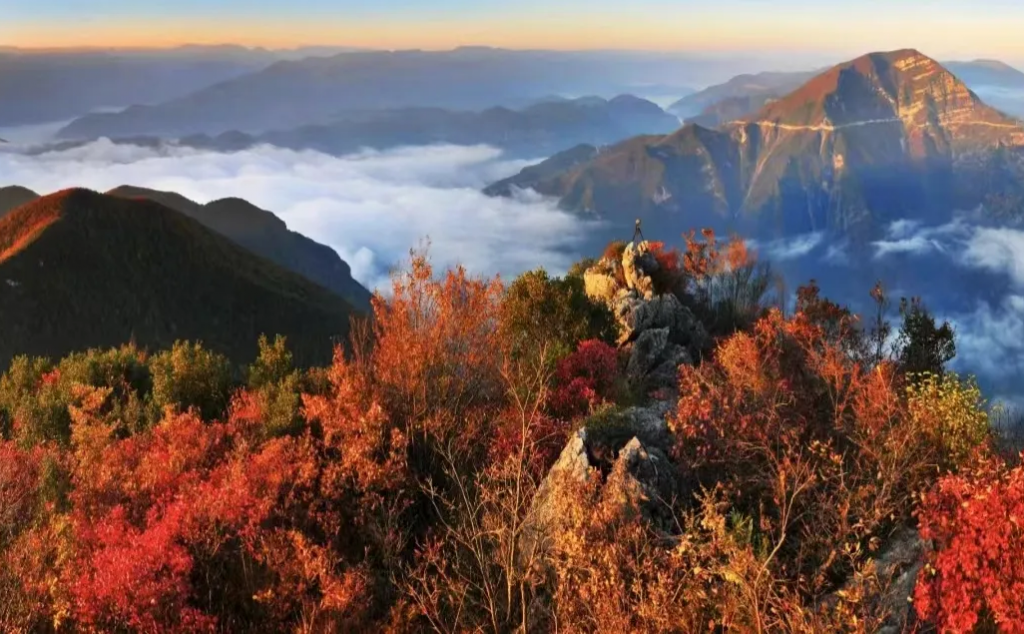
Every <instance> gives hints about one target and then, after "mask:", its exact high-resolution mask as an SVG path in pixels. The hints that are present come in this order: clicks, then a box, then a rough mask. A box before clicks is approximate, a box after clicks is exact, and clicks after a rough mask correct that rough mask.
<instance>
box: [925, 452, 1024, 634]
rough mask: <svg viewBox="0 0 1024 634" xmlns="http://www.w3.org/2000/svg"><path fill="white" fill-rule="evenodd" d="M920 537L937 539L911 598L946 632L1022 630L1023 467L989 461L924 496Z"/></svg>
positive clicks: (1023, 583)
mask: <svg viewBox="0 0 1024 634" xmlns="http://www.w3.org/2000/svg"><path fill="white" fill-rule="evenodd" d="M918 518H919V521H920V530H921V536H922V537H923V538H924V539H927V540H932V541H933V543H934V550H933V551H932V552H931V553H930V555H929V558H928V562H927V565H926V567H925V570H924V571H923V572H922V573H921V577H920V578H919V582H918V585H917V589H916V591H915V593H914V605H915V607H916V609H917V612H918V614H919V615H920V616H922V617H923V618H925V619H927V620H928V621H929V622H931V623H933V624H935V625H936V626H937V627H938V628H939V630H940V631H942V632H953V633H957V634H959V633H966V632H973V631H978V628H982V626H984V628H988V629H987V630H985V629H984V628H982V629H983V630H984V631H989V630H991V629H995V630H997V631H999V632H1021V631H1024V601H1022V600H1021V597H1024V527H1022V524H1021V522H1022V521H1024V468H1022V467H1016V468H1013V469H1008V468H1007V467H1005V466H1004V465H1003V464H1001V463H999V462H997V461H992V460H986V461H982V462H981V463H980V464H979V465H978V466H976V467H975V468H974V469H971V470H966V471H964V472H961V473H959V474H957V475H953V476H947V477H945V478H943V479H942V480H940V481H939V483H938V485H937V486H936V487H935V489H934V491H932V492H930V493H928V495H927V496H925V498H924V501H923V503H922V506H921V509H920V512H919V514H918Z"/></svg>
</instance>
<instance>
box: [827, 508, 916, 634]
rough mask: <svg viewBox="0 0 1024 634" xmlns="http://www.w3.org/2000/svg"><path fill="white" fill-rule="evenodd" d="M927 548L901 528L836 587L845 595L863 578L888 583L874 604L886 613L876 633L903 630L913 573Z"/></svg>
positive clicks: (831, 600)
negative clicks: (861, 569) (861, 572)
mask: <svg viewBox="0 0 1024 634" xmlns="http://www.w3.org/2000/svg"><path fill="white" fill-rule="evenodd" d="M927 548H928V544H927V542H925V541H924V540H923V539H921V535H920V534H919V533H918V532H917V530H916V529H913V528H909V527H906V528H903V529H901V530H900V531H898V532H897V533H896V534H895V535H893V536H892V537H891V538H890V539H889V542H888V543H887V544H886V546H885V548H884V549H883V550H882V552H881V553H880V554H879V555H878V557H876V558H875V559H874V560H873V561H871V562H870V563H869V565H868V566H867V568H866V570H865V571H864V572H865V574H864V575H858V576H855V577H854V578H852V579H850V580H849V581H847V582H846V584H845V585H844V586H843V587H842V589H841V590H840V593H842V594H849V593H851V592H852V591H854V590H856V589H857V586H858V585H860V584H863V583H866V581H865V579H871V580H878V581H879V582H881V583H883V584H888V587H887V591H886V593H885V594H884V595H883V596H882V597H881V599H880V601H882V604H881V605H878V604H876V605H875V607H877V608H879V610H880V612H882V613H883V614H886V615H887V618H886V619H885V622H884V624H883V626H882V628H881V629H879V630H878V631H879V634H899V632H903V631H904V630H905V629H906V626H907V625H908V621H909V620H910V619H911V618H912V614H911V610H910V598H911V597H912V596H913V594H914V586H915V584H916V583H917V576H918V574H920V572H921V568H922V567H923V566H924V553H925V550H926V549H927ZM872 582H873V581H872ZM883 587H884V586H883ZM836 601H837V597H836V596H835V595H833V596H830V597H829V598H828V599H826V600H825V606H829V605H832V604H834V603H835V602H836Z"/></svg>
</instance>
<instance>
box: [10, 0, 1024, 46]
mask: <svg viewBox="0 0 1024 634" xmlns="http://www.w3.org/2000/svg"><path fill="white" fill-rule="evenodd" d="M634 4H635V6H630V7H628V8H624V7H622V6H621V5H620V4H618V3H613V2H610V1H608V0H591V1H590V2H584V1H583V0H572V1H569V2H562V3H559V4H558V5H557V6H556V7H547V6H545V4H544V3H541V2H539V1H535V0H526V1H524V2H522V3H520V4H518V5H517V6H516V7H515V8H514V9H512V8H508V7H505V6H502V5H501V3H495V2H492V1H483V2H476V3H471V2H468V1H467V0H443V1H440V2H435V3H432V4H431V5H430V6H424V4H423V3H414V2H410V1H408V0H390V1H387V2H381V3H378V4H377V5H375V6H373V7H367V6H365V5H361V4H357V3H351V2H344V1H343V2H338V3H328V2H326V0H298V1H297V2H291V3H282V2H280V1H279V0H257V1H256V2H253V3H242V2H241V1H240V0H225V1H224V2H221V3H218V5H217V6H216V7H215V8H210V7H209V6H206V5H204V3H200V2H198V1H197V0H186V1H183V2H177V3H175V4H174V5H173V6H171V5H161V3H159V2H158V3H155V4H153V3H148V4H146V5H144V6H143V5H136V4H133V3H129V2H127V0H111V1H110V2H109V3H108V5H107V6H105V7H104V10H100V11H96V10H85V9H84V8H82V7H79V6H76V5H74V4H73V3H68V2H61V3H57V4H52V3H51V4H48V5H47V6H46V7H45V8H40V7H38V6H30V5H23V6H19V7H16V8H14V9H13V11H11V12H10V14H9V15H7V16H5V20H4V22H3V24H0V48H3V47H6V48H12V47H13V48H19V49H29V50H58V49H60V50H83V49H166V48H177V47H182V46H188V45H196V46H220V45H238V46H245V47H250V48H268V49H294V48H305V47H346V48H358V49H371V50H414V49H418V50H430V51H437V50H451V49H454V48H459V47H467V46H488V47H494V48H502V49H510V50H557V51H577V50H578V51H592V50H609V51H645V52H646V51H650V52H663V53H710V54H721V53H726V54H728V53H737V54H769V55H771V54H781V55H786V54H805V55H817V56H827V57H830V58H835V59H840V58H843V57H847V56H850V55H856V54H862V53H866V52H873V51H888V50H898V49H902V48H916V49H918V50H920V51H922V52H925V53H926V54H928V55H930V56H934V57H937V58H943V59H1013V60H1024V42H1022V41H1021V40H1020V38H1019V37H1018V35H1017V29H1015V28H1014V24H1015V21H1014V20H1013V18H1014V17H1020V18H1024V7H1018V6H1009V5H1006V4H1005V3H1003V2H1001V1H1000V0H982V1H981V2H979V3H977V5H976V6H974V7H970V8H966V7H963V6H960V5H957V4H956V3H954V2H948V1H946V0H941V1H940V2H938V3H937V4H941V5H942V6H943V8H944V9H945V10H944V11H941V12H940V11H935V10H933V9H934V8H935V6H936V3H926V2H924V1H923V0H909V1H908V2H905V3H901V4H900V5H896V6H893V5H891V4H890V5H881V3H878V2H860V3H852V2H839V3H834V6H828V7H823V6H818V5H815V4H813V3H810V2H807V1H806V0H782V1H781V2H778V3H775V4H773V5H771V6H768V5H766V4H764V3H762V2H755V1H753V0H722V1H721V2H717V3H715V4H714V5H713V6H712V5H708V4H707V3H702V2H694V1H690V0H684V1H682V2H674V3H668V2H664V1H663V0H638V2H636V3H634ZM926 9H929V10H926ZM880 12H881V14H880ZM880 18H884V19H880Z"/></svg>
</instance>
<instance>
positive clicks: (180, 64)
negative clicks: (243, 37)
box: [0, 47, 280, 127]
mask: <svg viewBox="0 0 1024 634" xmlns="http://www.w3.org/2000/svg"><path fill="white" fill-rule="evenodd" d="M277 59H280V57H279V56H278V55H277V54H275V53H272V52H269V51H265V50H252V49H245V48H242V47H182V48H177V49H169V50H166V51H112V50H111V51H107V50H87V51H66V50H56V51H34V50H18V49H7V50H6V51H0V95H3V97H2V98H0V127H14V126H20V125H27V124H34V123H46V122H52V121H66V120H69V119H72V118H74V117H78V116H81V115H83V114H85V113H88V112H91V111H94V110H97V109H102V108H111V107H114V108H124V107H126V106H129V105H132V104H155V103H160V102H162V101H166V100H168V99H174V98H177V97H181V96H183V95H187V94H189V93H191V92H194V91H196V90H199V89H202V88H205V87H207V86H210V85H213V84H215V83H218V82H222V81H225V80H229V79H233V78H236V77H240V76H242V75H245V74H247V73H252V72H255V71H258V70H260V69H262V68H265V67H266V66H267V65H269V64H272V63H273V62H274V61H276V60H277Z"/></svg>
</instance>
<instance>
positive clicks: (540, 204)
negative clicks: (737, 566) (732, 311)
mask: <svg viewBox="0 0 1024 634" xmlns="http://www.w3.org/2000/svg"><path fill="white" fill-rule="evenodd" d="M0 147H2V146H0ZM529 163H531V161H510V160H507V159H505V158H504V157H503V156H502V154H501V152H500V150H497V149H494V148H490V147H486V146H477V147H461V146H445V145H441V146H429V147H413V148H400V149H395V150H389V151H364V152H361V153H357V154H352V155H349V156H343V157H334V156H329V155H326V154H321V153H318V152H313V151H292V150H286V149H281V148H276V147H270V146H262V147H257V148H253V149H251V150H248V151H244V152H234V153H214V152H206V151H199V150H195V149H189V148H181V147H174V146H165V147H162V148H156V149H154V148H142V147H138V146H131V145H119V144H113V143H111V142H109V141H106V140H100V141H97V142H94V143H91V144H88V145H84V146H81V147H77V148H74V149H70V150H64V151H54V152H48V153H44V154H39V155H34V156H30V155H27V154H24V153H22V152H20V151H18V146H17V145H9V146H8V147H7V148H6V149H0V186H2V185H8V184H18V185H22V186H25V187H29V188H31V189H33V190H35V191H37V192H39V193H43V194H45V193H49V192H52V191H56V190H59V189H63V188H67V187H79V186H81V187H89V188H91V189H95V190H97V191H106V190H109V189H112V188H114V187H117V186H119V185H125V184H129V185H136V186H140V187H148V188H152V189H159V190H168V191H175V192H178V193H180V194H182V195H184V196H186V197H188V198H191V199H192V200H195V201H196V202H200V203H206V202H210V201H212V200H216V199H219V198H224V197H229V196H236V197H240V198H245V199H246V200H248V201H250V202H252V203H254V204H256V205H258V206H260V207H262V208H264V209H267V210H270V211H272V212H274V213H275V214H277V215H278V216H279V217H281V218H282V219H283V220H284V221H285V222H286V223H288V226H289V227H290V228H291V229H293V230H295V231H298V232H300V233H302V234H304V235H307V236H309V237H311V238H313V239H314V240H317V241H318V242H321V243H324V244H327V245H329V246H331V247H332V248H334V249H335V250H336V251H337V252H338V253H339V255H341V257H342V258H344V259H345V260H346V261H347V262H348V263H349V264H350V265H351V266H352V270H353V275H354V276H355V277H356V279H358V280H359V281H360V282H362V283H364V284H365V285H366V286H368V287H370V288H378V289H381V290H384V291H385V292H386V290H387V287H388V284H387V280H388V275H389V272H390V271H391V270H392V269H393V268H394V267H395V266H396V265H401V264H402V263H403V262H404V261H405V260H406V259H407V258H408V254H409V250H410V249H411V248H414V247H418V246H420V245H423V244H424V241H425V240H427V239H429V241H430V254H431V257H432V260H433V261H434V262H435V264H437V265H438V266H441V267H446V266H451V265H455V264H461V265H464V266H465V267H466V268H467V269H469V270H470V271H471V272H472V273H475V274H481V275H493V274H501V275H502V276H503V277H506V278H509V277H512V276H515V275H517V274H519V273H521V272H523V271H525V270H529V269H533V268H536V267H540V266H542V267H544V268H546V269H547V270H549V271H551V272H552V273H555V274H558V273H562V272H564V271H565V270H566V269H567V268H568V267H569V266H570V265H571V263H572V262H573V261H575V260H576V259H578V258H579V257H580V256H581V255H592V254H587V253H583V252H582V250H583V249H584V245H585V244H586V242H587V240H588V238H589V237H590V234H591V232H592V231H595V230H597V229H598V227H597V226H596V225H595V224H594V223H591V222H586V221H584V220H581V219H580V218H579V217H577V216H574V215H571V214H568V213H565V212H562V211H560V210H559V209H557V207H556V205H555V203H554V202H553V201H551V200H547V199H543V198H541V197H539V196H536V195H531V194H529V193H526V194H523V195H521V196H520V197H519V198H516V199H503V198H489V197H486V196H484V195H483V194H481V193H480V190H481V188H483V187H484V186H485V185H487V184H489V183H491V182H494V181H495V180H498V179H500V178H503V177H506V176H509V175H511V174H514V173H516V172H517V171H518V170H520V169H522V167H524V166H525V165H527V164H529ZM755 246H756V248H757V250H758V251H759V252H760V253H761V254H762V256H763V257H765V258H766V259H768V260H769V261H772V262H773V263H776V264H779V265H780V267H779V268H780V269H783V270H785V271H786V272H787V274H786V278H787V280H786V281H787V284H788V285H789V287H790V291H792V290H793V289H795V286H796V285H798V284H801V283H804V282H806V281H807V280H808V279H810V278H811V277H816V276H817V275H819V274H823V273H824V272H825V271H826V270H831V271H832V272H833V276H836V275H838V276H839V277H840V278H846V277H849V278H851V279H852V278H856V279H857V280H859V281H860V282H862V283H861V284H860V285H859V286H857V287H856V291H850V292H855V293H856V294H863V295H864V296H865V297H866V293H867V290H868V289H869V288H870V286H871V285H872V284H873V283H874V279H867V278H866V277H865V274H866V272H865V271H864V270H862V269H861V267H862V266H863V263H860V264H856V263H851V262H850V261H849V260H848V257H847V251H846V246H845V245H844V244H842V243H836V242H835V241H832V240H830V239H829V238H828V237H827V236H826V235H825V234H824V233H820V232H819V233H811V234H806V235H802V236H792V237H789V238H786V239H781V240H775V241H770V242H764V243H759V244H756V245H755ZM873 253H874V255H873V259H874V264H875V265H876V267H875V269H874V271H875V272H880V273H879V277H880V278H881V279H885V278H886V277H888V275H887V273H888V272H890V271H897V270H898V269H899V268H900V267H908V266H914V267H918V268H919V269H920V270H923V271H924V275H923V276H919V277H918V279H917V281H916V282H914V283H913V285H912V286H911V287H910V288H909V289H907V291H906V294H915V295H916V294H924V295H925V296H926V298H927V299H929V301H932V300H935V301H934V303H933V304H932V305H933V307H934V308H935V309H936V310H935V312H936V313H937V314H938V315H939V316H940V317H941V318H944V319H949V320H950V321H951V322H952V323H954V325H955V326H956V328H957V346H958V356H957V360H956V362H955V366H956V367H957V368H958V369H960V370H965V371H968V372H972V373H976V374H977V375H978V376H979V378H981V379H982V381H983V383H984V384H986V385H988V386H991V388H992V393H993V394H997V395H999V396H1001V397H1004V398H1014V399H1017V398H1020V395H1024V231H1022V230H1021V229H1019V228H1014V227H999V226H984V225H982V224H980V223H977V222H974V221H972V220H971V219H969V218H959V219H955V220H953V221H951V222H947V223H944V224H937V225H933V226H927V225H923V224H921V223H917V222H911V221H898V222H895V223H893V224H891V225H890V226H889V227H888V231H887V233H886V235H885V236H884V237H883V238H882V239H881V240H878V241H877V242H875V243H874V244H873ZM939 265H941V266H939ZM933 266H935V267H936V268H935V272H934V273H933V272H932V268H931V267H933ZM943 270H944V271H947V272H948V271H954V272H966V274H968V275H972V276H973V275H981V276H984V279H983V282H982V283H980V284H977V285H975V284H964V283H963V282H962V280H959V281H958V280H957V279H955V278H949V279H946V278H944V277H943V275H942V273H941V271H943ZM861 277H864V279H863V280H860V278H861ZM972 279H974V278H972ZM922 284H923V287H922ZM854 286H856V285H854ZM860 286H863V287H864V288H863V289H861V288H860ZM993 289H996V290H995V291H993ZM827 290H828V289H826V292H827ZM890 291H891V295H892V296H894V297H896V296H899V295H900V294H904V289H902V288H891V289H890ZM790 294H792V293H790ZM790 299H792V298H790ZM836 299H838V300H839V301H842V302H844V303H851V302H852V305H856V302H855V301H854V300H855V299H856V297H845V296H837V297H836ZM861 299H863V298H861ZM949 300H956V301H949ZM789 303H791V302H789ZM861 307H863V305H862V306H861ZM894 317H896V318H898V316H894Z"/></svg>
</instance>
